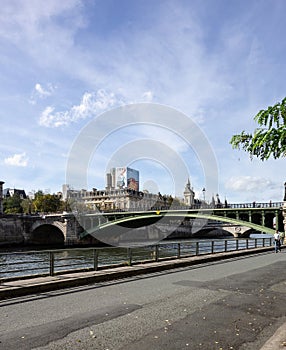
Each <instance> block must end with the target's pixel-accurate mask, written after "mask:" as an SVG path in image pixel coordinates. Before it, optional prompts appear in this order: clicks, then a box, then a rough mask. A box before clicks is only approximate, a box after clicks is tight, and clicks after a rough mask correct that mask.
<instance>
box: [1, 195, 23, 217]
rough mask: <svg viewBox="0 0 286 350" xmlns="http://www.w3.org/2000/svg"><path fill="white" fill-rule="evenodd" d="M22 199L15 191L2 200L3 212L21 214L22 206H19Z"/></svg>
mask: <svg viewBox="0 0 286 350" xmlns="http://www.w3.org/2000/svg"><path fill="white" fill-rule="evenodd" d="M22 201H23V200H22V199H21V198H20V196H19V195H18V194H17V193H16V194H14V195H13V196H11V197H7V198H5V199H4V200H3V210H4V213H5V214H21V213H23V208H22V206H21V203H22Z"/></svg>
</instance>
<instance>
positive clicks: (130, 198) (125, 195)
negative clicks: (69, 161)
mask: <svg viewBox="0 0 286 350" xmlns="http://www.w3.org/2000/svg"><path fill="white" fill-rule="evenodd" d="M66 195H67V200H68V201H70V203H71V205H72V208H73V209H76V208H77V207H78V209H79V210H81V209H82V208H83V207H84V208H85V209H86V210H90V211H94V210H100V211H117V210H118V211H133V210H135V211H136V210H139V211H141V210H150V209H154V210H156V209H164V208H165V209H167V208H168V207H169V206H170V204H171V197H168V196H162V195H161V194H160V193H158V194H153V193H149V192H148V191H134V190H131V189H129V188H122V189H105V190H98V189H96V188H93V189H92V191H87V190H81V191H75V190H67V191H66Z"/></svg>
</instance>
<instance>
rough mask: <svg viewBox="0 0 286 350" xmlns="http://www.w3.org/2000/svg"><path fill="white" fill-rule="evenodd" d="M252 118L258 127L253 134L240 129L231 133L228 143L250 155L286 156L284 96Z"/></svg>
mask: <svg viewBox="0 0 286 350" xmlns="http://www.w3.org/2000/svg"><path fill="white" fill-rule="evenodd" d="M254 120H255V121H256V122H257V123H258V125H259V127H258V128H257V129H255V130H254V132H253V134H249V133H246V132H245V131H242V132H241V134H239V135H233V136H232V138H231V140H230V143H231V145H232V147H233V148H236V149H240V148H242V149H243V150H244V151H246V152H248V153H249V154H250V156H251V157H252V156H256V157H258V158H260V159H261V160H266V159H268V158H270V157H271V156H273V158H274V159H277V158H280V157H285V156H286V97H285V98H284V99H283V100H282V102H281V103H276V104H275V105H274V106H272V107H271V106H270V107H268V108H267V109H265V110H261V111H259V112H258V113H257V114H256V116H255V117H254Z"/></svg>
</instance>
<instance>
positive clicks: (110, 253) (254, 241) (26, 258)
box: [0, 237, 273, 281]
mask: <svg viewBox="0 0 286 350" xmlns="http://www.w3.org/2000/svg"><path fill="white" fill-rule="evenodd" d="M272 245H273V238H272V237H266V238H265V237H263V238H246V239H217V240H197V241H195V240H192V241H190V240H186V241H176V242H174V241H164V242H160V243H157V244H153V245H152V244H151V245H149V246H134V247H129V248H122V247H98V248H65V249H52V250H41V251H33V250H32V251H24V252H10V253H0V271H1V272H0V281H5V280H11V279H12V280H15V279H22V278H29V277H39V276H53V275H56V274H64V273H71V272H79V271H87V270H94V271H95V270H98V269H104V268H105V269H106V268H110V267H115V266H126V265H129V266H131V265H134V264H138V263H146V262H152V261H153V262H158V261H160V260H168V259H180V258H184V257H190V256H197V255H205V254H216V253H220V252H229V251H237V250H242V249H255V248H259V247H267V246H268V247H270V246H272ZM111 257H112V261H110V260H111Z"/></svg>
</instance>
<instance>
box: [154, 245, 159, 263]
mask: <svg viewBox="0 0 286 350" xmlns="http://www.w3.org/2000/svg"><path fill="white" fill-rule="evenodd" d="M158 260H159V246H158V244H156V245H155V261H158Z"/></svg>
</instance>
